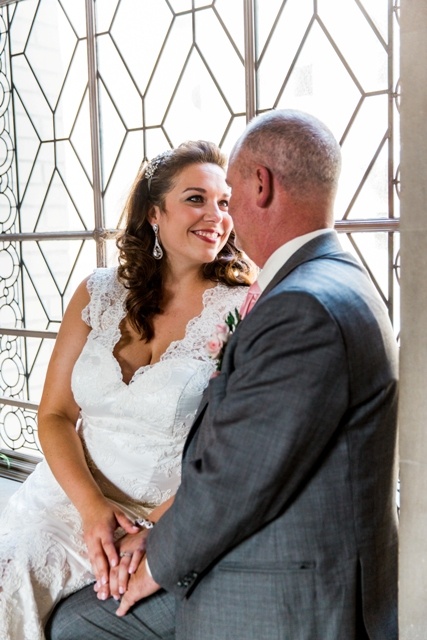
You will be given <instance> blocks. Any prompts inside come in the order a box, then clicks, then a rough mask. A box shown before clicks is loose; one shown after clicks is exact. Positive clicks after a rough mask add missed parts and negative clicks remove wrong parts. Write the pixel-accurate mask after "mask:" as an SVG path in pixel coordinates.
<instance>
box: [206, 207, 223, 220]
mask: <svg viewBox="0 0 427 640" xmlns="http://www.w3.org/2000/svg"><path fill="white" fill-rule="evenodd" d="M203 217H204V219H205V220H207V221H209V222H221V220H222V219H223V217H224V211H223V210H222V209H220V208H219V206H218V205H217V203H216V202H215V203H212V204H209V205H208V206H207V208H206V211H205V213H204V214H203Z"/></svg>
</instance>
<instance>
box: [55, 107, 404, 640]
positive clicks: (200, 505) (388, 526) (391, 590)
mask: <svg viewBox="0 0 427 640" xmlns="http://www.w3.org/2000/svg"><path fill="white" fill-rule="evenodd" d="M339 171H340V150H339V146H338V144H337V142H336V141H335V139H334V138H333V136H332V134H331V133H330V131H329V130H328V129H327V128H326V127H325V126H324V125H323V124H322V123H321V122H319V121H318V120H317V119H315V118H313V117H312V116H309V115H308V114H304V113H301V112H298V111H292V110H283V111H271V112H268V113H265V114H263V115H261V116H259V117H257V118H255V119H254V120H253V121H252V122H251V123H250V124H249V125H248V127H247V129H246V130H245V132H244V134H243V135H242V137H241V138H240V139H239V141H238V142H237V144H236V146H235V147H234V149H233V152H232V154H231V158H230V166H229V170H228V181H229V183H230V186H231V188H232V197H231V201H230V213H231V215H232V216H233V219H234V225H235V230H236V235H237V239H238V242H239V244H240V246H241V248H242V249H243V250H244V251H245V252H246V253H247V254H248V255H249V256H250V257H251V258H252V259H253V260H254V261H255V262H256V263H257V264H258V265H259V267H261V269H262V271H261V274H260V276H259V280H258V282H259V286H260V289H261V290H262V294H261V296H260V298H259V299H258V301H257V303H256V305H255V307H254V308H253V310H252V311H251V312H250V314H249V315H248V316H247V318H245V319H244V320H243V321H242V322H241V324H240V325H239V326H238V328H237V330H236V331H235V333H234V334H233V336H232V337H231V339H230V341H229V343H228V345H227V348H226V350H225V353H224V358H223V363H222V371H221V373H220V375H219V376H217V377H215V378H214V379H212V380H211V382H210V384H209V387H208V389H207V393H206V394H205V397H204V401H203V402H202V404H201V406H200V408H199V412H198V416H197V417H196V420H195V422H194V425H193V427H192V430H191V432H190V434H189V437H188V441H187V444H186V449H185V452H184V459H183V471H182V484H181V487H180V488H179V490H178V493H177V495H176V499H175V502H174V504H173V505H172V507H171V508H170V509H169V510H168V511H167V512H166V514H164V515H163V517H162V518H161V519H160V520H159V522H158V523H157V524H156V526H155V527H154V528H152V529H151V530H149V531H143V532H141V533H140V534H137V535H136V537H135V538H134V540H135V541H136V542H135V544H138V545H139V548H141V549H142V548H144V547H145V544H146V552H147V555H146V560H143V561H142V562H141V563H140V565H139V568H138V570H137V572H136V573H135V575H134V576H132V578H131V580H130V584H129V589H128V591H127V592H126V593H125V594H124V596H123V597H122V599H121V603H120V605H119V608H118V610H117V603H116V602H115V600H113V599H109V600H107V601H106V602H101V601H100V600H97V599H96V596H95V594H93V591H91V590H90V589H86V590H83V591H82V592H80V593H79V594H76V595H75V596H72V597H71V598H69V599H68V601H65V603H63V604H62V605H61V606H60V607H59V608H58V609H57V611H56V612H55V614H54V616H53V618H52V621H51V624H52V628H51V631H50V633H51V634H52V635H51V637H52V638H53V639H54V640H66V639H69V638H72V639H73V640H78V639H79V638H91V639H96V638H103V639H105V638H121V639H122V640H123V639H128V640H136V639H138V640H141V639H143V638H144V639H145V638H177V639H178V640H261V639H263V638H265V639H268V640H365V639H368V640H396V638H397V614H396V609H397V603H396V592H397V576H396V573H397V523H396V506H395V491H396V409H397V347H396V342H395V338H394V336H393V332H392V329H391V326H390V322H389V319H388V316H387V310H386V308H385V306H384V304H383V302H382V300H381V299H380V297H379V295H378V294H377V292H376V290H375V288H374V287H373V285H372V283H371V282H370V280H369V277H368V275H367V273H366V272H365V270H364V269H363V268H362V267H361V266H360V265H359V263H358V262H357V261H356V260H355V259H354V258H353V257H352V256H351V255H350V254H348V253H346V252H344V251H343V250H342V248H341V246H340V243H339V241H338V238H337V235H336V233H335V232H334V231H333V222H334V220H333V203H334V198H335V192H336V187H337V181H338V176H339ZM147 534H148V535H147ZM147 563H148V567H147ZM150 574H151V575H150ZM117 580H118V578H117V573H116V577H114V576H113V577H112V582H111V585H110V587H111V590H112V592H113V594H115V595H116V596H117V595H118V587H117V584H118V583H117ZM160 585H161V587H162V589H161V590H159V589H160ZM100 595H101V596H102V593H101V594H100ZM105 595H106V593H104V596H105ZM147 596H150V597H147ZM130 607H132V608H131V610H130V611H128V610H129V608H130ZM116 614H118V615H116ZM125 614H126V615H125Z"/></svg>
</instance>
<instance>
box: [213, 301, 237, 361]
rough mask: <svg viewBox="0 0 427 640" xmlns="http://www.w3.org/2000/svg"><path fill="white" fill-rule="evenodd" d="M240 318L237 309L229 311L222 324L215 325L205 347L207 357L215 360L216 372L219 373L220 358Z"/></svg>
mask: <svg viewBox="0 0 427 640" xmlns="http://www.w3.org/2000/svg"><path fill="white" fill-rule="evenodd" d="M241 319H242V317H241V315H240V313H239V311H238V310H237V309H234V311H230V312H229V313H228V314H227V315H226V316H225V318H224V322H223V323H222V324H217V325H216V330H215V333H214V334H213V335H212V337H211V339H210V340H208V343H207V345H206V349H207V352H208V354H209V357H210V358H212V360H216V370H217V371H221V365H222V358H223V356H224V351H225V346H226V344H227V342H228V341H229V339H230V336H231V334H232V333H234V332H235V330H236V328H237V325H238V324H239V322H240V321H241Z"/></svg>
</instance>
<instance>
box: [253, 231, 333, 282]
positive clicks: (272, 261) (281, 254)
mask: <svg viewBox="0 0 427 640" xmlns="http://www.w3.org/2000/svg"><path fill="white" fill-rule="evenodd" d="M329 231H332V229H329V228H328V229H318V230H317V231H311V232H310V233H305V234H304V235H303V236H298V237H297V238H293V240H289V242H285V244H282V246H281V247H279V248H278V249H276V251H275V252H274V253H272V254H271V256H270V257H269V258H268V260H267V262H266V263H265V265H264V268H263V269H262V270H261V271H260V272H259V274H258V284H259V286H260V289H261V291H264V289H265V288H266V287H267V285H268V284H269V282H271V280H272V279H273V278H274V276H275V275H276V273H277V272H278V271H279V269H280V268H281V267H282V266H283V265H284V264H285V262H287V261H288V260H289V258H290V257H291V256H292V255H293V254H294V253H295V252H296V251H298V249H301V247H302V246H304V245H305V244H306V243H307V242H309V241H310V240H313V238H317V236H320V235H322V234H323V233H327V232H329Z"/></svg>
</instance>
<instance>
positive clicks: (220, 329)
mask: <svg viewBox="0 0 427 640" xmlns="http://www.w3.org/2000/svg"><path fill="white" fill-rule="evenodd" d="M216 335H217V336H218V339H219V340H222V342H223V343H224V342H227V340H228V338H229V336H230V329H229V328H228V326H227V325H226V324H225V323H223V324H217V325H216Z"/></svg>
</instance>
